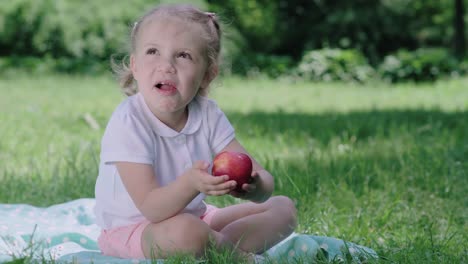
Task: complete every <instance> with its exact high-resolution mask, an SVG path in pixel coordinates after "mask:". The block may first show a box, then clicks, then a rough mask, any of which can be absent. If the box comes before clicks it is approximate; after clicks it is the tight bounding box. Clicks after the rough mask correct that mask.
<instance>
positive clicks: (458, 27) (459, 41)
mask: <svg viewBox="0 0 468 264" xmlns="http://www.w3.org/2000/svg"><path fill="white" fill-rule="evenodd" d="M464 14H465V6H464V5H463V0H455V4H454V19H453V24H454V31H455V34H454V38H453V40H454V49H455V50H454V51H455V56H457V58H458V59H459V60H462V59H463V57H464V56H465V50H466V46H465V45H466V41H465V40H466V39H465V23H464V17H463V16H464Z"/></svg>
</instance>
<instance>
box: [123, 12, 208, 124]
mask: <svg viewBox="0 0 468 264" xmlns="http://www.w3.org/2000/svg"><path fill="white" fill-rule="evenodd" d="M150 19H151V18H150ZM203 34H204V32H203V29H202V27H201V26H200V25H197V24H189V23H187V22H184V21H183V20H181V19H177V18H158V19H151V20H149V21H147V22H145V23H144V24H143V25H141V28H140V32H139V34H138V39H137V41H136V47H135V52H134V54H132V55H131V57H130V67H131V70H132V72H133V76H134V78H135V80H136V81H137V83H138V89H139V91H140V93H142V95H143V97H144V98H145V102H146V104H147V105H148V106H149V108H150V109H151V111H152V112H153V114H155V115H156V116H157V117H163V116H165V117H166V118H167V117H180V116H181V115H180V114H181V113H184V111H185V108H186V106H187V105H188V104H189V103H190V101H192V99H193V98H194V97H195V95H196V94H197V92H198V89H199V88H200V87H204V88H205V87H206V86H207V85H208V84H209V83H210V81H211V79H212V78H211V77H210V74H209V73H208V63H207V59H206V56H205V49H204V47H205V45H206V41H205V40H204V39H203V37H202V36H203ZM213 77H214V76H213Z"/></svg>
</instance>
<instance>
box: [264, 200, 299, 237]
mask: <svg viewBox="0 0 468 264" xmlns="http://www.w3.org/2000/svg"><path fill="white" fill-rule="evenodd" d="M268 202H269V203H270V208H271V210H273V211H274V212H275V214H276V215H277V216H278V217H279V218H282V219H284V221H285V222H287V224H288V225H289V226H291V228H292V229H294V228H295V227H296V223H297V210H296V205H295V204H294V202H293V201H292V200H291V199H290V198H289V197H287V196H274V197H271V198H270V199H269V200H268Z"/></svg>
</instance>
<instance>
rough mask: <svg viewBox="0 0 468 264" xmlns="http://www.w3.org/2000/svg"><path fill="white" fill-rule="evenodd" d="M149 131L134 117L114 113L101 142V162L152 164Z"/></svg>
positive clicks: (128, 114)
mask: <svg viewBox="0 0 468 264" xmlns="http://www.w3.org/2000/svg"><path fill="white" fill-rule="evenodd" d="M152 146H153V142H152V138H151V129H150V128H148V127H147V126H145V125H144V123H143V122H142V121H141V119H139V118H138V117H137V116H136V115H133V114H131V113H114V114H113V116H112V117H111V119H110V121H109V123H108V124H107V127H106V131H105V132H104V136H103V138H102V142H101V161H102V162H104V163H105V164H110V163H114V162H118V161H127V162H135V163H143V164H153V161H154V150H153V148H152Z"/></svg>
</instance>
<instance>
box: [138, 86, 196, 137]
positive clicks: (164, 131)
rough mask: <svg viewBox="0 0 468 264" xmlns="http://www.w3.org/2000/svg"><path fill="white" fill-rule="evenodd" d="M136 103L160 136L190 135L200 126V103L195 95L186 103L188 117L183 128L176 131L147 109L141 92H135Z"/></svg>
mask: <svg viewBox="0 0 468 264" xmlns="http://www.w3.org/2000/svg"><path fill="white" fill-rule="evenodd" d="M137 97H138V101H139V102H138V103H139V105H140V106H141V110H142V112H143V115H144V116H145V119H146V120H147V121H148V122H149V123H150V125H151V128H152V129H153V131H154V132H155V133H156V134H157V135H159V136H162V137H176V136H178V135H180V134H185V135H190V134H193V133H195V132H197V130H198V129H199V128H200V125H201V121H202V116H201V110H200V103H199V101H198V96H196V97H195V98H194V99H193V100H192V101H191V102H190V103H189V105H188V119H187V123H186V124H185V126H184V128H183V129H182V130H181V131H180V132H177V131H175V130H174V129H172V128H170V127H168V126H167V125H166V124H164V123H163V122H161V120H159V119H158V118H157V117H156V116H155V115H154V114H153V113H152V112H151V110H150V109H149V107H148V105H147V104H146V102H145V99H144V98H143V95H142V94H141V93H137Z"/></svg>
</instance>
